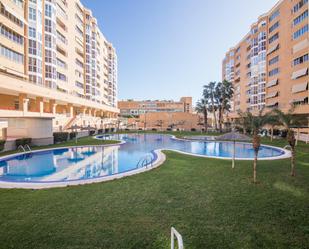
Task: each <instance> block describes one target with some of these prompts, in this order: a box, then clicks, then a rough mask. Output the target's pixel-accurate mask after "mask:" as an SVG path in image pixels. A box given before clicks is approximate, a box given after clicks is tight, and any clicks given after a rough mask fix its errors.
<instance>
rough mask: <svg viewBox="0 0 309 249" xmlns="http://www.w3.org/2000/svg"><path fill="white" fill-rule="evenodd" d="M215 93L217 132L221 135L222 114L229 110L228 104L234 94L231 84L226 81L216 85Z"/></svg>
mask: <svg viewBox="0 0 309 249" xmlns="http://www.w3.org/2000/svg"><path fill="white" fill-rule="evenodd" d="M215 93H216V94H215V96H216V98H217V103H218V111H219V115H218V116H219V130H220V133H222V124H223V114H224V113H225V112H229V111H230V109H231V105H230V102H231V99H232V97H233V94H234V89H233V85H232V83H231V82H229V81H227V80H224V81H223V82H219V83H218V84H217V85H216V89H215Z"/></svg>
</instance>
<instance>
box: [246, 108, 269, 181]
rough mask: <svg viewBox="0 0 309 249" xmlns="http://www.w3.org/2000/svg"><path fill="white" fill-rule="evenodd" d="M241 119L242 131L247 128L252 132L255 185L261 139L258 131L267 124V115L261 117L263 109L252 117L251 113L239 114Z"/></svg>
mask: <svg viewBox="0 0 309 249" xmlns="http://www.w3.org/2000/svg"><path fill="white" fill-rule="evenodd" d="M240 115H241V118H242V119H243V120H244V122H243V123H244V124H245V125H244V126H243V129H244V130H245V129H247V128H248V127H249V128H250V129H251V131H252V146H253V149H254V161H253V182H254V183H256V182H257V181H256V168H257V161H258V154H259V149H260V146H261V138H260V136H259V132H260V130H261V129H262V128H263V126H265V125H266V124H267V122H268V116H269V114H264V115H263V109H262V110H260V111H259V113H258V115H257V116H254V115H253V114H252V113H251V112H249V111H247V112H245V113H243V112H240Z"/></svg>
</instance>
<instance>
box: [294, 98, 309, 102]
mask: <svg viewBox="0 0 309 249" xmlns="http://www.w3.org/2000/svg"><path fill="white" fill-rule="evenodd" d="M306 99H308V97H302V98H297V99H293V100H292V101H291V102H290V103H299V102H305V100H306Z"/></svg>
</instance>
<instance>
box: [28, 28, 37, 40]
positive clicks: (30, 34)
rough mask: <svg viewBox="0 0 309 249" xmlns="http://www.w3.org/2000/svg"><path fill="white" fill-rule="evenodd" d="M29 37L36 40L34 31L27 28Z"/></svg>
mask: <svg viewBox="0 0 309 249" xmlns="http://www.w3.org/2000/svg"><path fill="white" fill-rule="evenodd" d="M29 37H31V38H33V39H35V38H36V29H35V28H31V27H29Z"/></svg>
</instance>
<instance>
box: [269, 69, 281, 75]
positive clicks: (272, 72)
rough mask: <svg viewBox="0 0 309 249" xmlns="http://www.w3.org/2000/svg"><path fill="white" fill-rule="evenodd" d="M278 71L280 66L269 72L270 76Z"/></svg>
mask: <svg viewBox="0 0 309 249" xmlns="http://www.w3.org/2000/svg"><path fill="white" fill-rule="evenodd" d="M278 73H279V68H275V69H273V70H271V71H269V72H268V76H269V77H271V76H274V75H276V74H278Z"/></svg>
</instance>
